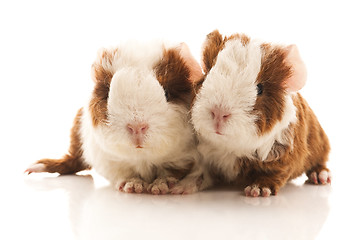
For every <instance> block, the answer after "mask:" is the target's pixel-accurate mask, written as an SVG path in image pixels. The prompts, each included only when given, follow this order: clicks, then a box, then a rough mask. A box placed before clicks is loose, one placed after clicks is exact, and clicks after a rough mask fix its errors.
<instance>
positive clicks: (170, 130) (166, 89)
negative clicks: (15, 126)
mask: <svg viewBox="0 0 361 240" xmlns="http://www.w3.org/2000/svg"><path fill="white" fill-rule="evenodd" d="M201 76H202V71H201V67H200V66H199V64H198V63H197V61H196V60H195V59H194V58H193V57H192V55H191V54H190V51H189V49H188V47H187V46H186V45H185V44H184V43H181V44H169V43H165V42H163V41H153V42H150V43H145V44H144V43H139V42H131V41H130V42H126V43H123V44H122V45H120V46H118V47H116V48H110V49H103V50H101V51H99V54H98V57H97V59H96V61H95V62H94V64H93V65H92V78H93V80H94V83H95V86H94V90H93V92H92V95H91V98H90V101H89V103H88V105H87V106H85V107H84V108H81V109H80V110H79V112H78V114H77V116H76V118H75V121H74V126H73V128H72V130H71V143H70V148H69V153H68V154H66V155H65V156H64V157H63V158H61V159H42V160H39V161H37V162H36V163H35V164H34V165H32V166H30V167H29V168H28V169H27V170H26V172H28V173H32V172H51V173H53V172H58V173H60V174H74V173H76V172H78V171H81V170H85V169H90V168H91V167H93V168H94V169H95V170H96V171H97V172H98V173H100V174H101V175H103V176H104V177H105V178H107V179H108V180H109V181H110V182H111V184H112V185H114V186H115V187H116V188H117V189H120V190H122V191H124V192H136V193H141V192H145V191H149V192H151V193H153V194H165V193H168V192H170V188H171V187H172V186H173V185H176V186H177V193H190V192H192V190H191V189H187V186H185V185H184V184H183V182H179V180H184V179H185V176H186V175H187V174H188V173H191V172H192V171H193V169H196V168H197V165H198V161H199V154H198V152H197V150H196V145H195V144H196V143H195V140H196V139H195V136H194V133H193V128H192V126H191V123H190V121H189V110H190V105H191V101H192V99H193V98H194V91H193V88H192V82H193V81H194V79H197V78H200V77H201ZM185 182H186V181H185ZM188 187H189V186H188ZM193 187H194V186H193Z"/></svg>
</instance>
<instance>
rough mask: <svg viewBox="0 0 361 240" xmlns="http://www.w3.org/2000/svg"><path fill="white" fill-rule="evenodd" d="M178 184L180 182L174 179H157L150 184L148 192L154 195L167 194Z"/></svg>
mask: <svg viewBox="0 0 361 240" xmlns="http://www.w3.org/2000/svg"><path fill="white" fill-rule="evenodd" d="M177 182H178V180H177V179H176V178H174V177H162V178H157V179H155V180H154V181H153V182H152V183H151V184H149V186H148V188H147V190H148V192H149V193H151V194H154V195H159V194H167V193H169V190H170V189H171V188H172V187H174V185H175V184H176V183H177Z"/></svg>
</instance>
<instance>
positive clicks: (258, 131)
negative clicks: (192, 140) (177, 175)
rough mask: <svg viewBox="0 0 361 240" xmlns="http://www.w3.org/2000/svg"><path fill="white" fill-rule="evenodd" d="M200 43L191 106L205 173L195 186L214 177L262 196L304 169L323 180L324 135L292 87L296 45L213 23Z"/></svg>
mask: <svg viewBox="0 0 361 240" xmlns="http://www.w3.org/2000/svg"><path fill="white" fill-rule="evenodd" d="M203 47H204V49H203V59H202V61H203V68H204V72H205V76H204V77H203V78H201V79H200V80H199V81H198V82H197V83H196V85H195V88H196V92H197V95H196V98H195V100H194V103H193V107H192V110H191V114H192V117H191V119H192V122H193V124H194V128H195V130H196V132H197V135H198V138H199V146H198V150H199V152H200V153H201V155H202V156H203V163H204V164H205V165H206V168H207V171H206V172H208V173H209V175H208V177H207V174H205V176H204V182H203V183H202V186H203V187H202V188H205V187H207V186H210V185H212V184H213V183H214V182H215V179H217V178H218V179H222V180H224V181H228V182H237V183H243V184H244V187H245V188H244V191H245V194H246V196H253V197H257V196H264V197H266V196H269V195H270V194H276V193H277V192H278V190H279V189H280V188H281V187H282V186H284V185H285V184H286V183H287V181H289V180H291V179H293V178H296V177H298V176H300V175H302V174H303V173H306V174H307V176H308V178H309V182H311V183H314V184H326V183H328V182H330V181H331V176H330V172H329V170H328V169H327V167H326V161H327V160H328V154H329V151H330V146H329V141H328V138H327V136H326V134H325V132H324V130H323V129H322V127H321V126H320V124H319V122H318V120H317V118H316V116H315V114H314V113H313V112H312V110H311V108H310V107H309V106H308V104H307V102H306V101H305V100H304V99H303V98H302V96H301V95H300V94H299V93H298V92H297V91H298V90H300V89H301V88H302V87H303V86H304V84H305V81H306V68H305V65H304V63H303V61H302V60H301V58H300V55H299V52H298V50H297V47H296V46H295V45H290V46H282V45H276V44H270V43H262V42H259V41H256V40H253V39H250V38H249V37H247V36H246V35H243V34H242V35H241V34H234V35H232V36H230V37H224V38H223V37H222V35H221V34H220V33H219V32H218V31H217V30H216V31H213V32H212V33H210V34H209V35H208V36H207V39H206V41H205V43H204V46H203Z"/></svg>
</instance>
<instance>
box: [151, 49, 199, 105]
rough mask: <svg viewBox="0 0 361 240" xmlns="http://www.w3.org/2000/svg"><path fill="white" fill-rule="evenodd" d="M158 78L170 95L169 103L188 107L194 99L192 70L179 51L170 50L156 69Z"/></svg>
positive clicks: (165, 52)
mask: <svg viewBox="0 0 361 240" xmlns="http://www.w3.org/2000/svg"><path fill="white" fill-rule="evenodd" d="M154 69H155V73H156V77H157V79H158V81H159V83H160V84H161V85H162V86H163V88H164V90H165V91H166V92H167V93H168V101H169V102H175V103H184V104H186V105H187V106H188V107H189V106H190V103H191V101H192V99H193V95H194V94H193V88H192V82H191V81H190V79H189V78H190V69H189V67H188V66H187V65H186V63H185V61H184V60H183V58H182V56H181V55H180V52H179V50H178V49H175V48H173V49H168V50H165V51H164V53H163V57H162V59H161V60H160V62H159V63H157V64H156V66H155V67H154Z"/></svg>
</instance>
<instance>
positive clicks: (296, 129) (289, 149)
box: [238, 94, 330, 194]
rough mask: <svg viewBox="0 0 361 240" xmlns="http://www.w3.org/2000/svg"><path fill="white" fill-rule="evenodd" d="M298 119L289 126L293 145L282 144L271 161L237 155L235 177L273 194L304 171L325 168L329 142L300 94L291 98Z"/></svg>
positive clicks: (308, 171) (316, 170) (308, 172)
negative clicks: (237, 173)
mask: <svg viewBox="0 0 361 240" xmlns="http://www.w3.org/2000/svg"><path fill="white" fill-rule="evenodd" d="M293 101H294V104H295V106H296V108H297V117H298V122H297V123H296V124H295V125H294V126H291V128H293V129H292V130H293V134H292V135H293V146H283V145H282V151H281V154H280V157H278V158H277V159H276V160H275V161H269V162H267V161H265V162H261V161H254V160H253V161H251V160H249V159H245V158H242V159H239V166H238V167H239V172H240V174H239V180H241V182H242V183H244V184H245V185H250V184H256V185H258V186H259V187H260V188H262V187H269V188H270V189H271V191H272V193H273V194H276V193H277V192H278V190H279V189H280V188H281V187H282V186H283V185H285V184H286V183H287V181H289V180H291V179H294V178H296V177H298V176H300V175H302V174H303V173H304V172H306V174H307V175H309V174H310V173H311V172H313V171H315V172H317V173H319V172H321V171H322V170H327V171H328V168H327V167H326V162H327V160H328V153H329V151H330V145H329V141H328V138H327V136H326V134H325V132H324V130H323V129H322V127H321V126H320V124H319V122H318V120H317V118H316V116H315V114H314V113H313V112H312V110H311V108H310V107H309V106H308V104H307V102H306V101H305V100H304V99H303V98H302V96H301V95H300V94H297V95H296V96H295V97H294V98H293Z"/></svg>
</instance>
